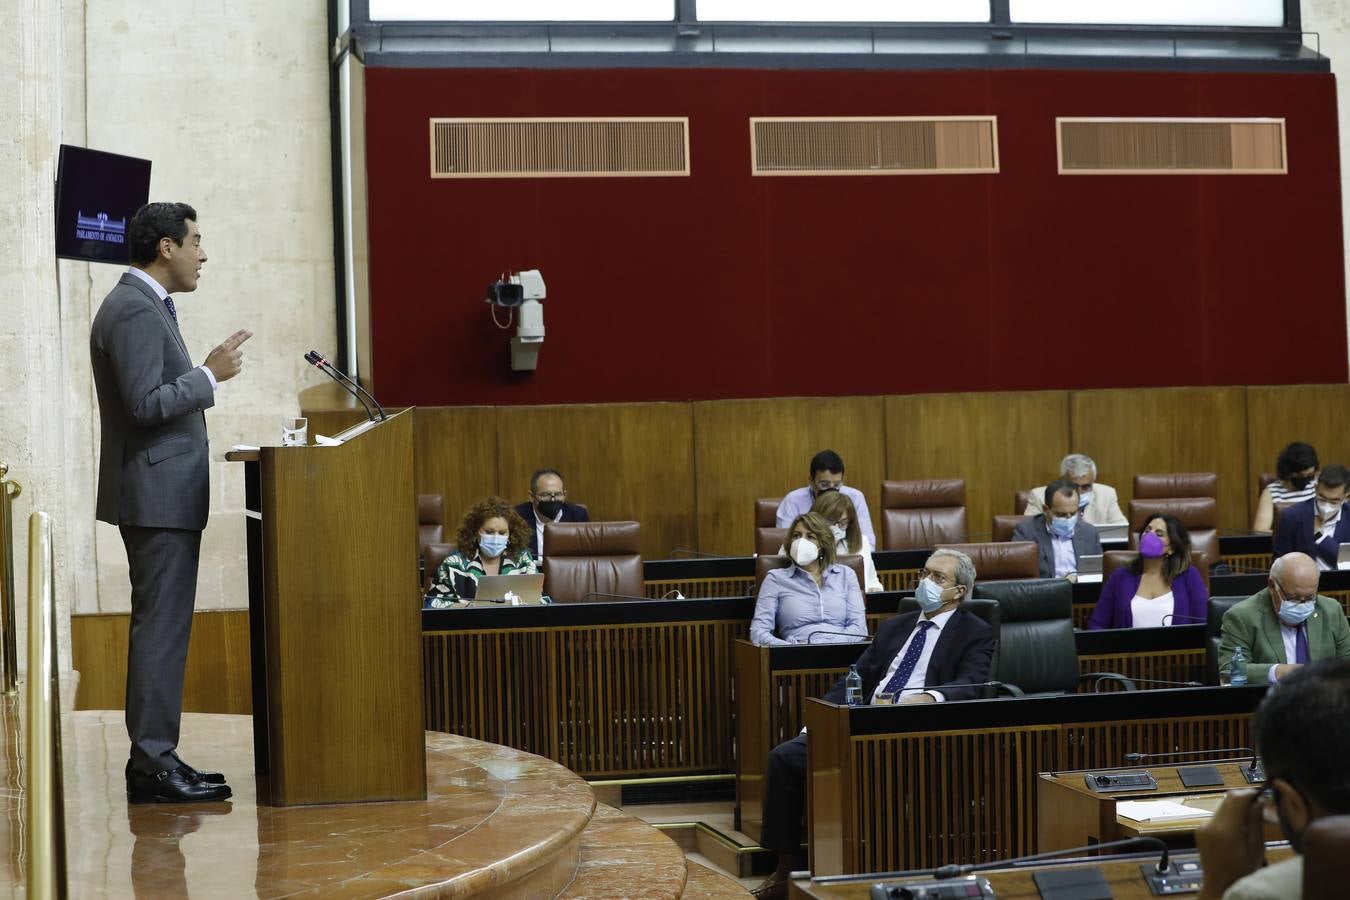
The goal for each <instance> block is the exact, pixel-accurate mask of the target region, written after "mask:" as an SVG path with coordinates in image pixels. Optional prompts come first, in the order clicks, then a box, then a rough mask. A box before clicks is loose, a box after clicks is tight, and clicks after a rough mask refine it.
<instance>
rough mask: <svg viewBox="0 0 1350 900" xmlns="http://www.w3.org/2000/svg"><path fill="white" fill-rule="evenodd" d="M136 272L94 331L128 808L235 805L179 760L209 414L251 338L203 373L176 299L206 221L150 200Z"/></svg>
mask: <svg viewBox="0 0 1350 900" xmlns="http://www.w3.org/2000/svg"><path fill="white" fill-rule="evenodd" d="M127 245H128V248H129V250H130V255H131V268H130V269H128V270H127V272H126V273H124V274H123V275H122V277H121V279H120V280H119V281H118V282H117V284H116V285H115V286H114V287H113V289H112V291H111V292H110V293H109V294H108V296H107V298H105V299H104V301H103V304H102V306H100V307H99V310H98V314H97V315H96V316H95V317H94V324H93V326H92V328H91V330H90V334H89V355H90V360H91V363H92V367H93V375H94V388H95V390H96V391H97V393H98V411H99V421H100V423H101V425H102V456H101V458H100V461H99V472H98V502H97V515H98V518H99V520H100V521H103V522H107V523H109V524H111V525H116V526H117V527H118V529H119V530H120V531H121V534H122V543H123V544H124V545H125V547H126V551H127V564H128V567H129V569H130V576H131V639H130V647H129V650H128V653H127V710H126V721H127V734H128V735H129V736H130V738H131V755H130V758H129V759H128V760H127V767H126V780H127V800H128V801H129V802H131V803H151V802H156V801H159V802H188V801H200V800H224V799H225V798H227V797H229V796H230V788H229V787H228V786H227V785H226V784H225V778H224V776H223V775H221V774H219V773H217V772H200V771H198V770H196V769H194V768H192V767H191V766H189V765H188V764H187V763H185V762H183V760H181V759H180V758H179V757H178V753H177V748H178V729H179V720H180V719H181V717H182V708H183V671H184V668H185V667H186V665H187V650H188V637H189V635H190V633H191V631H192V610H193V606H194V604H195V601H196V595H197V560H198V555H199V553H200V550H201V541H202V530H203V529H204V528H205V527H206V518H207V514H208V512H209V511H210V505H211V503H210V499H211V495H210V486H209V484H208V462H207V453H206V450H207V440H206V417H205V415H204V414H203V410H205V409H206V408H207V407H209V406H213V405H215V402H216V401H215V392H216V389H217V387H218V386H219V384H220V382H222V381H228V380H229V379H231V378H233V377H234V376H235V375H238V374H239V369H240V367H241V366H242V361H243V356H242V354H241V353H240V351H239V346H240V345H241V344H243V343H244V341H246V340H248V339H249V338H250V337H251V336H252V334H251V332H248V331H237V332H235V333H234V334H232V335H231V336H230V337H229V338H227V339H226V340H225V341H224V343H222V344H220V345H219V346H217V347H216V348H215V349H214V350H212V351H211V352H210V353H209V354H208V355H207V357H206V362H205V364H203V365H200V366H194V365H193V363H192V359H191V357H189V355H188V350H187V345H186V344H185V343H184V341H183V335H182V333H181V332H180V331H179V330H178V311H177V308H176V307H175V305H174V301H173V298H172V297H171V296H170V294H175V293H176V294H180V295H181V294H184V293H188V292H191V291H195V290H196V289H197V280H198V279H199V278H200V277H201V268H202V265H203V264H204V263H205V262H206V252H205V251H204V250H203V249H202V237H201V232H200V230H198V228H197V212H196V210H194V209H193V208H192V207H191V206H188V205H187V204H186V203H150V204H147V205H145V206H143V207H141V208H140V210H138V211H137V212H136V214H135V215H134V216H133V217H132V219H131V223H130V224H129V225H128V227H127Z"/></svg>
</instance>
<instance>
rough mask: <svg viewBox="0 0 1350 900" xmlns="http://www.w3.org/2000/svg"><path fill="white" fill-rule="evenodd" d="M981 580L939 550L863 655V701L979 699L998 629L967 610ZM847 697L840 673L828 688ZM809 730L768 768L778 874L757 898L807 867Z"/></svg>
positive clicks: (951, 553) (969, 566)
mask: <svg viewBox="0 0 1350 900" xmlns="http://www.w3.org/2000/svg"><path fill="white" fill-rule="evenodd" d="M974 586H975V563H974V562H973V561H972V560H971V558H970V557H969V556H967V555H966V554H964V553H962V552H960V551H959V550H948V549H942V550H934V551H933V554H932V555H931V556H929V557H928V562H926V563H925V564H924V567H923V569H921V570H920V572H919V584H918V586H917V587H915V589H914V599H915V600H917V601H918V604H919V610H918V611H917V612H907V613H900V614H899V615H896V616H892V617H891V618H890V619H887V620H886V621H885V622H883V623H882V625H881V627H880V628H878V629H877V635H876V637H875V638H873V640H872V644H871V646H870V647H868V648H867V650H865V651H864V652H863V655H862V656H861V657H859V658H858V663H857V666H858V674H859V675H861V676H862V694H861V697H862V702H863V703H871V704H876V703H899V704H911V703H941V702H943V701H946V700H975V699H978V698H979V697H980V696H981V692H982V691H983V687H977V686H976V685H980V684H981V683H982V682H985V681H987V680H988V679H989V666H990V662H991V660H992V659H993V655H994V632H993V629H991V628H990V627H989V625H988V623H986V622H985V621H984V620H983V619H981V618H980V617H979V616H977V615H975V614H974V613H972V612H968V611H966V610H964V609H961V601H962V600H964V599H965V598H966V597H969V596H970V592H971V590H972V589H973V588H974ZM825 699H826V700H828V701H829V702H831V703H844V702H845V701H846V699H847V697H846V689H845V685H844V679H843V678H840V679H839V681H838V682H836V683H835V685H834V687H833V688H831V689H830V691H829V693H827V694H826V695H825ZM806 742H807V735H806V729H805V728H803V729H802V733H801V734H799V735H797V736H796V737H795V738H793V739H792V740H790V741H784V742H783V743H781V744H779V745H778V746H777V747H775V748H774V749H773V751H772V752H771V753H770V754H769V762H768V765H767V766H765V768H764V814H763V820H764V824H763V826H762V827H761V829H760V835H759V843H760V846H762V847H765V848H767V849H769V850H774V851H777V853H778V862H777V868H776V869H775V870H774V873H773V874H772V875H770V876H769V877H768V878H767V879H766V880H765V881H764V883H763V884H761V885H760V886H759V887H757V888H755V890H754V891H752V892H751V893H752V895H753V896H755V897H757V898H759V900H771V898H779V897H786V896H787V893H788V877H789V874H790V873H791V872H793V871H795V870H797V869H801V868H803V864H804V863H805V860H804V859H803V858H802V855H801V846H802V812H803V811H804V810H805V808H806Z"/></svg>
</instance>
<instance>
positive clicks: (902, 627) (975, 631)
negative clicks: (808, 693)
mask: <svg viewBox="0 0 1350 900" xmlns="http://www.w3.org/2000/svg"><path fill="white" fill-rule="evenodd" d="M918 621H919V613H917V612H909V613H901V614H900V615H897V616H892V617H891V618H889V619H887V620H886V621H885V622H883V623H882V625H881V627H880V628H878V629H877V636H876V637H875V638H873V639H872V645H871V646H870V647H868V648H867V650H866V651H865V652H864V653H863V655H862V656H860V657H859V658H858V674H859V675H861V676H862V682H863V683H862V690H863V693H862V695H863V697H864V698H867V697H871V696H872V692H873V691H875V690H876V689H877V685H878V684H880V683H881V679H882V678H884V677H885V676H886V670H887V669H889V668H890V667H891V663H892V662H893V661H894V660H895V655H896V654H897V653H899V652H900V648H901V647H903V646H904V645H905V641H906V640H908V639H909V635H910V632H912V631H913V630H914V626H915V625H916V624H918ZM993 657H994V630H993V629H992V628H990V627H989V623H987V622H985V621H984V620H983V619H981V618H980V617H979V616H977V615H975V614H974V613H971V612H966V611H965V610H964V609H962V608H961V607H959V606H958V607H957V608H956V612H954V613H952V617H951V619H949V620H948V621H947V625H946V627H944V628H943V629H942V633H941V634H940V635H938V642H937V645H936V646H935V647H933V655H932V657H931V658H930V659H929V660H928V673H927V676H926V677H925V679H924V687H925V688H928V689H930V690H935V691H941V692H942V695H943V696H944V697H946V698H947V699H948V700H975V699H977V698H978V697H979V696H980V694H981V691H982V690H983V688H972V687H966V688H963V687H955V686H954V685H963V684H978V683H980V682H982V681H988V680H989V666H990V663H991V662H992V660H993ZM824 699H826V700H828V701H830V702H831V703H843V702H844V700H845V699H846V698H845V690H844V679H843V678H840V679H839V681H837V682H836V683H835V685H834V687H832V688H830V692H829V693H828V694H826V695H825V698H824Z"/></svg>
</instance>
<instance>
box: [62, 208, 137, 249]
mask: <svg viewBox="0 0 1350 900" xmlns="http://www.w3.org/2000/svg"><path fill="white" fill-rule="evenodd" d="M75 237H76V238H78V239H79V240H82V241H103V242H104V243H105V244H125V243H126V240H127V220H126V217H125V216H123V217H122V218H120V219H110V218H108V214H107V213H105V212H101V213H99V214H98V215H96V216H86V215H85V214H84V210H80V211H79V213H78V214H76V216H75Z"/></svg>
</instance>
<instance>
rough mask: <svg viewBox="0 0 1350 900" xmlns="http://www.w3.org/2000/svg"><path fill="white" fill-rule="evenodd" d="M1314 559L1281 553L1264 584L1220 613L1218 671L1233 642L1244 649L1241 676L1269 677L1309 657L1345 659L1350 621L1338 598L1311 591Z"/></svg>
mask: <svg viewBox="0 0 1350 900" xmlns="http://www.w3.org/2000/svg"><path fill="white" fill-rule="evenodd" d="M1317 575H1318V573H1317V564H1316V563H1314V562H1313V560H1312V557H1310V556H1308V554H1306V553H1297V552H1296V553H1286V554H1285V555H1284V556H1281V557H1280V558H1279V559H1277V560H1275V564H1274V565H1272V566H1271V567H1270V580H1269V581H1268V582H1267V585H1266V587H1265V588H1263V589H1262V590H1261V591H1259V592H1258V593H1256V594H1254V595H1252V596H1251V597H1248V598H1247V599H1246V600H1243V601H1242V602H1241V603H1237V604H1235V605H1234V606H1233V607H1232V608H1231V609H1229V610H1228V612H1226V613H1224V616H1223V626H1222V629H1221V631H1220V639H1219V671H1220V672H1224V671H1227V669H1228V665H1229V661H1230V660H1231V659H1232V658H1233V648H1234V647H1241V648H1242V649H1243V651H1244V652H1245V653H1246V655H1247V681H1248V682H1249V683H1251V684H1260V683H1262V682H1269V683H1271V684H1273V683H1275V682H1276V681H1278V680H1279V679H1281V678H1283V677H1285V676H1286V675H1288V674H1289V673H1290V672H1293V671H1295V670H1296V669H1298V668H1299V667H1300V666H1302V665H1306V664H1307V663H1310V662H1312V661H1314V660H1318V659H1328V658H1331V657H1340V658H1342V659H1350V625H1347V624H1346V621H1345V610H1344V609H1343V608H1342V607H1341V604H1340V601H1338V600H1333V599H1331V598H1330V597H1323V596H1321V595H1319V594H1318V593H1317Z"/></svg>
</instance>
